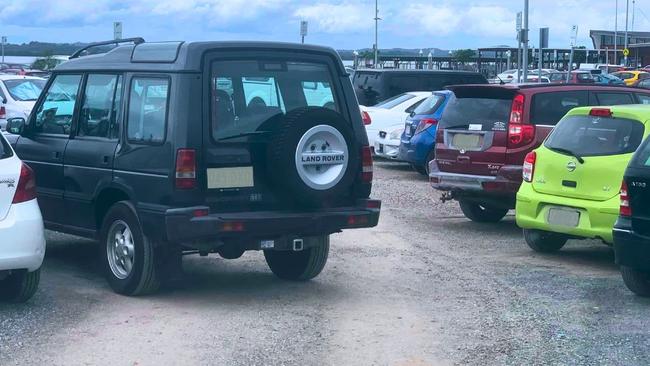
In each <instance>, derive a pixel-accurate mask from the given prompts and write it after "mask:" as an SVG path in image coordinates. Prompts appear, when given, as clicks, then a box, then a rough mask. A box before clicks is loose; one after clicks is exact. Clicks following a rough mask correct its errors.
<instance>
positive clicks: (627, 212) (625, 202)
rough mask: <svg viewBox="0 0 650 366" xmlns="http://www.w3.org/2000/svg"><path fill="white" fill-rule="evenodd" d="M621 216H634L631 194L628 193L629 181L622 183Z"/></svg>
mask: <svg viewBox="0 0 650 366" xmlns="http://www.w3.org/2000/svg"><path fill="white" fill-rule="evenodd" d="M620 214H621V216H625V217H630V216H632V207H630V196H629V195H628V190H627V183H625V181H623V183H621V210H620Z"/></svg>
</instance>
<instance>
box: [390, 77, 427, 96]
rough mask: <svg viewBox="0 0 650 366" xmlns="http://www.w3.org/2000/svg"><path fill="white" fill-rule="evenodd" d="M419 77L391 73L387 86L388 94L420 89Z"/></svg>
mask: <svg viewBox="0 0 650 366" xmlns="http://www.w3.org/2000/svg"><path fill="white" fill-rule="evenodd" d="M421 80H422V79H421V77H418V76H415V75H393V76H392V77H391V78H390V85H389V87H388V90H389V93H390V95H395V94H401V93H404V92H409V91H417V90H422V81H421Z"/></svg>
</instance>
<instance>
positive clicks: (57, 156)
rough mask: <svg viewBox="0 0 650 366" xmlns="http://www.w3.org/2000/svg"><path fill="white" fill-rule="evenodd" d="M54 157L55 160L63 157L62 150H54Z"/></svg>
mask: <svg viewBox="0 0 650 366" xmlns="http://www.w3.org/2000/svg"><path fill="white" fill-rule="evenodd" d="M52 158H54V159H55V160H59V159H61V152H60V151H52Z"/></svg>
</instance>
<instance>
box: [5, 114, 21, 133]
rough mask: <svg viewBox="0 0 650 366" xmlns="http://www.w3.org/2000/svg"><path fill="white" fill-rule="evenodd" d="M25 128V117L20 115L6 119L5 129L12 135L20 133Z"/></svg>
mask: <svg viewBox="0 0 650 366" xmlns="http://www.w3.org/2000/svg"><path fill="white" fill-rule="evenodd" d="M24 128H25V119H24V118H21V117H16V118H9V119H7V127H6V130H7V132H9V133H12V134H14V135H20V134H21V133H23V129H24Z"/></svg>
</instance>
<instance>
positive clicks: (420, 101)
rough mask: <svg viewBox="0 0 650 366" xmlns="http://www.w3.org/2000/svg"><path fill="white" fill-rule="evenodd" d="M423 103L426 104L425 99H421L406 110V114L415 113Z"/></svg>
mask: <svg viewBox="0 0 650 366" xmlns="http://www.w3.org/2000/svg"><path fill="white" fill-rule="evenodd" d="M422 102H424V99H420V100H418V101H417V102H415V103H414V104H412V105H411V106H410V107H408V108H406V110H405V111H404V112H406V113H408V114H411V113H413V111H415V109H416V108H417V107H419V106H420V104H422Z"/></svg>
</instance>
